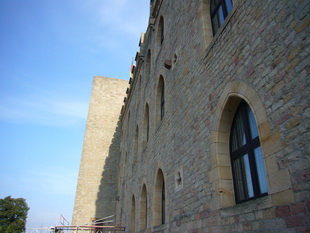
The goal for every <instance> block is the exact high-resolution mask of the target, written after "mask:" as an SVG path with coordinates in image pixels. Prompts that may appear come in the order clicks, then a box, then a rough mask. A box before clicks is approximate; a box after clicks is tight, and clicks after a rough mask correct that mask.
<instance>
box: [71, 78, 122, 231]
mask: <svg viewBox="0 0 310 233" xmlns="http://www.w3.org/2000/svg"><path fill="white" fill-rule="evenodd" d="M127 87H128V81H125V80H120V79H112V78H106V77H99V76H96V77H94V81H93V88H92V94H91V99H90V106H89V112H88V118H87V124H86V130H85V136H84V145H83V151H82V158H81V164H80V172H79V177H78V185H77V190H76V197H75V203H74V212H73V219H72V224H73V225H83V224H85V223H90V222H91V221H92V220H93V219H96V218H102V217H105V216H109V215H113V214H114V213H115V201H116V195H117V185H116V183H117V174H118V171H117V169H118V163H119V141H120V126H119V124H120V121H119V117H120V106H121V105H122V102H123V99H124V96H125V94H124V90H126V88H127Z"/></svg>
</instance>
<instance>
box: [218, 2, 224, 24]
mask: <svg viewBox="0 0 310 233" xmlns="http://www.w3.org/2000/svg"><path fill="white" fill-rule="evenodd" d="M217 15H218V21H219V22H220V25H221V24H222V23H224V20H225V18H224V12H223V7H222V6H220V8H219V11H218V14H217Z"/></svg>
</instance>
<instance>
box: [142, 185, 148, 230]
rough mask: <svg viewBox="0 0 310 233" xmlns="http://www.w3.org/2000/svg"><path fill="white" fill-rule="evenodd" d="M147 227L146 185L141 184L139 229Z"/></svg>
mask: <svg viewBox="0 0 310 233" xmlns="http://www.w3.org/2000/svg"><path fill="white" fill-rule="evenodd" d="M146 228H147V192H146V186H145V184H143V187H142V192H141V200H140V230H145V229H146Z"/></svg>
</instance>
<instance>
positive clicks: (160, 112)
mask: <svg viewBox="0 0 310 233" xmlns="http://www.w3.org/2000/svg"><path fill="white" fill-rule="evenodd" d="M164 116H165V83H164V78H163V76H160V77H159V81H158V84H157V90H156V126H157V127H158V126H159V125H160V121H161V120H163V118H164Z"/></svg>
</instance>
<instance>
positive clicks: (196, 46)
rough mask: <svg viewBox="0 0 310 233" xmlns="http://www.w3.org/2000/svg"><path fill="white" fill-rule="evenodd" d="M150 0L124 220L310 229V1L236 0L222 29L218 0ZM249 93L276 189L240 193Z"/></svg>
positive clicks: (128, 119)
mask: <svg viewBox="0 0 310 233" xmlns="http://www.w3.org/2000/svg"><path fill="white" fill-rule="evenodd" d="M151 2H152V4H153V6H152V8H151V18H150V25H149V27H148V28H147V31H146V33H145V35H144V36H143V40H141V43H140V53H139V56H138V57H137V61H136V68H135V72H134V74H133V79H132V80H131V83H130V88H129V90H128V92H127V97H126V103H125V106H124V108H123V110H122V115H121V122H122V125H121V131H122V136H121V143H120V147H119V150H120V164H119V170H118V171H119V174H118V184H117V187H118V193H117V201H116V209H115V213H116V223H117V224H119V225H123V226H126V227H127V231H128V232H129V229H130V232H134V231H135V232H138V231H140V230H141V232H165V233H168V232H169V233H170V232H306V231H307V230H309V225H310V223H309V206H310V204H309V195H310V194H309V192H310V191H309V190H310V184H309V177H310V176H309V174H310V173H309V166H310V160H309V151H310V146H309V145H310V143H309V139H310V133H309V130H310V129H309V126H310V124H309V122H310V110H309V102H310V99H309V96H310V86H309V85H310V81H309V80H310V78H309V71H310V66H309V17H310V13H309V1H306V0H298V1H292V0H262V1H255V0H233V5H234V6H233V9H232V11H231V13H230V14H229V15H228V17H227V18H226V20H225V22H224V23H223V24H222V26H221V28H220V29H219V30H218V32H217V34H216V35H213V34H212V25H211V20H210V11H209V10H210V8H209V6H210V5H209V4H210V1H208V0H201V1H197V0H187V1H178V0H170V1H167V0H162V1H161V0H154V1H151ZM161 17H162V18H161ZM162 20H163V21H162ZM160 22H164V30H163V31H162V30H161V29H162V27H161V25H160ZM162 32H164V37H162V36H161V33H162ZM162 39H163V40H162ZM166 60H169V61H170V60H171V61H172V63H171V67H168V68H169V69H167V68H165V66H164V64H165V61H166ZM161 77H162V78H161ZM160 80H164V96H165V98H164V100H165V101H164V115H163V117H162V118H161V114H160V113H161V112H160V111H161V105H162V102H161V99H160V98H159V96H160V93H161V89H160V87H161V86H162V84H161V82H160ZM125 91H126V88H124V90H123V92H124V93H125ZM241 100H244V101H246V102H247V104H248V105H249V106H250V108H251V109H252V111H253V113H254V116H255V120H256V123H257V125H258V133H259V136H260V145H261V148H262V152H263V158H264V164H265V169H266V179H267V182H268V194H267V195H266V196H263V197H259V198H257V199H254V200H249V201H247V202H244V203H239V204H236V201H235V196H234V195H235V194H234V193H235V190H234V183H233V176H232V169H231V159H230V132H231V125H232V122H233V118H234V115H235V112H236V109H237V107H238V105H239V103H240V101H241ZM118 108H119V109H120V108H121V104H120V105H118ZM147 118H148V120H147ZM94 122H95V120H94ZM99 125H101V124H99ZM99 141H100V140H99ZM96 143H98V140H97V141H94V144H96ZM116 157H117V156H116ZM98 161H100V160H98ZM83 162H84V161H82V163H83ZM82 166H84V165H82V164H81V167H82ZM85 166H87V162H85ZM179 171H182V176H180V177H181V178H182V179H181V181H180V180H179V181H178V179H176V174H178V172H179ZM180 175H181V173H180ZM162 180H164V182H165V183H164V184H165V198H166V199H165V207H166V209H165V224H161V225H159V226H158V220H160V219H159V218H160V211H161V210H162V209H161V204H160V199H161V198H160V194H159V193H161V194H162V192H161V191H162V190H161V187H162V186H161V185H162ZM159 181H160V182H159ZM178 182H182V186H178V185H180V184H179V183H178ZM143 187H145V189H146V195H145V193H144V192H142V190H145V189H144V188H143ZM176 187H182V188H176ZM145 196H146V197H147V201H146V202H145ZM92 198H93V197H92ZM111 198H112V197H111ZM112 199H113V198H112ZM84 201H86V202H89V201H91V198H89V199H86V198H85V199H84ZM81 202H82V201H81ZM133 203H134V207H135V208H133V206H132V205H133ZM143 203H146V204H147V205H146V207H145V205H144V204H143ZM305 203H306V204H305ZM98 205H99V203H98ZM141 208H146V210H145V209H141ZM133 210H134V211H133ZM141 213H142V214H143V213H144V214H145V213H147V216H141ZM144 214H143V215H144ZM145 219H146V227H145V224H141V221H145ZM145 228H146V230H145Z"/></svg>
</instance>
